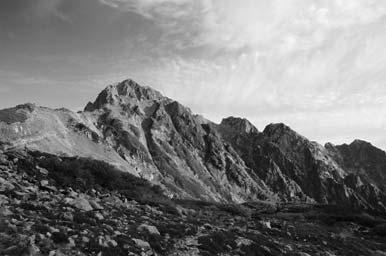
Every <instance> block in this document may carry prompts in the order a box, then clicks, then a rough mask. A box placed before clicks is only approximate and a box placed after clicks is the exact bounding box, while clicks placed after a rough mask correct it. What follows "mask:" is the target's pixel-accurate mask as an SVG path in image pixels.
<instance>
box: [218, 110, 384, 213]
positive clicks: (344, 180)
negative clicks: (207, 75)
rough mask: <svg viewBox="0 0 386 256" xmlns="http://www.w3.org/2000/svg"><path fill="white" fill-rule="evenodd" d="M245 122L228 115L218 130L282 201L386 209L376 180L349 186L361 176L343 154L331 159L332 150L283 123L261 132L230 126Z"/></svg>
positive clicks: (241, 124)
mask: <svg viewBox="0 0 386 256" xmlns="http://www.w3.org/2000/svg"><path fill="white" fill-rule="evenodd" d="M237 122H238V124H237V125H234V124H235V123H237ZM231 124H232V125H231ZM249 124H250V123H249V122H248V121H247V120H245V119H237V118H234V117H231V118H227V119H224V120H223V121H222V122H221V124H220V125H219V128H218V129H219V131H220V133H221V134H222V136H223V137H224V138H225V139H226V140H227V141H229V143H231V145H232V146H233V147H234V148H235V149H236V151H237V152H238V153H239V154H240V156H241V157H242V158H243V160H244V161H245V163H246V164H247V166H248V167H250V168H251V169H252V170H254V171H255V173H256V174H257V175H258V176H259V177H260V178H261V179H262V180H264V181H265V183H266V184H267V185H268V186H270V187H271V188H272V190H273V191H275V192H277V193H279V195H280V196H281V197H282V198H283V200H300V201H313V200H315V201H316V202H319V203H327V204H340V205H347V206H355V207H358V208H366V209H371V210H376V211H381V212H382V211H384V210H385V206H384V205H385V204H386V200H385V199H386V197H385V195H384V193H381V191H379V189H378V188H377V186H376V184H377V183H374V182H371V180H366V181H365V182H362V181H358V182H361V185H360V186H352V185H351V183H353V182H354V181H352V180H355V181H356V180H357V179H360V178H359V176H357V175H356V174H353V172H352V171H350V169H349V168H347V165H342V161H343V160H342V159H343V158H342V157H341V160H340V161H338V160H336V157H335V156H336V155H337V154H335V155H333V154H332V152H331V150H328V149H326V148H324V147H323V146H321V145H319V144H317V143H316V142H311V141H309V140H307V139H306V138H305V137H303V136H301V135H299V134H297V133H296V132H295V131H293V130H291V129H290V128H289V127H288V126H286V125H284V124H270V125H268V126H267V127H266V128H265V129H264V131H263V132H262V133H259V132H258V131H257V129H256V128H254V129H247V130H244V128H243V129H238V128H236V129H235V127H239V128H240V127H248V126H249ZM250 131H251V132H250ZM347 161H348V162H349V161H350V160H347ZM364 162H366V160H364ZM377 163H381V162H379V161H377ZM379 168H380V169H382V167H379Z"/></svg>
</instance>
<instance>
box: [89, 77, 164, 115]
mask: <svg viewBox="0 0 386 256" xmlns="http://www.w3.org/2000/svg"><path fill="white" fill-rule="evenodd" d="M165 99H167V98H166V97H164V96H163V95H162V94H161V93H160V92H159V91H157V90H154V89H152V88H150V87H147V86H141V85H139V84H138V83H137V82H135V81H134V80H132V79H126V80H124V81H122V82H119V83H116V84H113V85H109V86H107V87H106V88H105V89H104V90H102V91H101V92H100V93H99V95H98V97H97V98H96V100H95V101H94V102H89V103H88V104H87V105H86V107H85V109H84V110H85V111H93V110H95V109H100V108H103V106H105V105H106V104H110V105H117V104H128V103H131V102H133V101H134V102H138V101H146V100H154V101H160V100H165Z"/></svg>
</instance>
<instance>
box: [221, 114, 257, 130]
mask: <svg viewBox="0 0 386 256" xmlns="http://www.w3.org/2000/svg"><path fill="white" fill-rule="evenodd" d="M220 125H221V126H225V127H227V128H229V129H231V130H233V131H234V132H238V133H247V134H249V133H258V132H259V131H258V130H257V128H256V127H255V126H254V125H253V124H252V123H251V122H249V121H248V120H247V119H245V118H240V117H233V116H230V117H227V118H224V119H223V120H222V121H221V124H220Z"/></svg>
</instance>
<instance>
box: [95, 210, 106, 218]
mask: <svg viewBox="0 0 386 256" xmlns="http://www.w3.org/2000/svg"><path fill="white" fill-rule="evenodd" d="M95 218H97V219H98V220H104V218H105V217H103V215H102V214H101V213H100V212H96V213H95Z"/></svg>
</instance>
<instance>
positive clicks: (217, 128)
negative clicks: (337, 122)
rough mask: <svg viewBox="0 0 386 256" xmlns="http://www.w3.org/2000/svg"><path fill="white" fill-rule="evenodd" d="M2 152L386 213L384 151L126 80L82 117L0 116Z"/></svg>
mask: <svg viewBox="0 0 386 256" xmlns="http://www.w3.org/2000/svg"><path fill="white" fill-rule="evenodd" d="M0 131H1V133H0V149H1V150H2V151H10V150H15V149H26V150H28V151H39V152H45V153H50V154H54V155H58V156H67V157H86V158H92V159H95V160H101V161H104V162H107V163H109V164H112V165H114V166H115V168H117V169H119V170H121V171H124V172H128V173H130V174H132V175H134V176H136V177H141V178H144V179H146V180H148V181H150V182H152V183H153V184H158V185H160V186H161V188H162V190H163V192H164V193H165V194H166V195H167V196H168V197H169V198H180V199H199V200H204V201H214V202H236V203H243V202H258V201H260V200H264V201H271V202H278V203H280V202H302V203H319V204H337V205H344V206H347V207H353V208H360V209H367V210H372V211H375V212H386V208H385V205H386V196H385V192H386V191H385V188H384V184H385V182H384V181H385V171H386V168H385V163H386V156H385V152H383V151H381V150H379V149H376V148H375V147H373V146H371V145H370V144H368V143H365V142H354V143H352V144H350V145H342V146H334V145H332V144H327V145H326V146H322V145H320V144H318V143H316V142H312V141H309V140H308V139H307V138H305V137H303V136H301V135H299V134H298V133H296V132H295V131H293V130H292V129H291V128H290V127H288V126H286V125H284V124H270V125H268V126H267V127H266V128H265V129H264V130H263V131H262V132H260V131H258V129H257V128H256V127H255V126H254V125H253V124H252V123H250V122H249V121H248V120H246V119H242V118H236V117H229V118H225V119H224V120H223V121H222V122H221V123H220V124H215V123H213V122H211V121H208V120H206V119H204V118H202V117H201V116H198V115H195V114H193V113H192V112H191V111H190V110H189V109H188V108H186V107H184V106H183V105H181V104H180V103H178V102H176V101H174V100H172V99H169V98H167V97H164V96H163V95H162V94H161V93H159V92H158V91H155V90H153V89H151V88H149V87H143V86H140V85H138V84H137V83H136V82H134V81H132V80H125V81H122V82H120V83H118V84H115V85H110V86H108V87H107V88H105V89H104V90H103V91H102V92H101V93H100V94H99V95H98V97H97V98H96V100H95V101H94V102H89V103H88V104H87V105H86V107H85V109H84V111H80V112H78V113H74V112H72V111H70V110H67V109H49V108H44V107H38V106H35V105H33V104H25V105H19V106H16V107H14V108H10V109H4V110H1V111H0Z"/></svg>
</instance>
